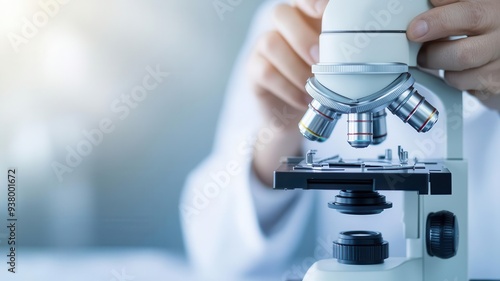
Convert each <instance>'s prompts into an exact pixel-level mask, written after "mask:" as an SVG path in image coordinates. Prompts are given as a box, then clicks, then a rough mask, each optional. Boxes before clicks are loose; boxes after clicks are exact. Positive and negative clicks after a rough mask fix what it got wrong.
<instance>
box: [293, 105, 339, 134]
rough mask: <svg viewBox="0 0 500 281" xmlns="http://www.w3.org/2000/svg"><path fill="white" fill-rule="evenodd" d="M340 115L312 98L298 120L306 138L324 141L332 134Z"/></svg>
mask: <svg viewBox="0 0 500 281" xmlns="http://www.w3.org/2000/svg"><path fill="white" fill-rule="evenodd" d="M339 116H340V115H339V114H337V113H336V112H334V111H332V110H331V109H329V108H327V107H325V106H323V105H322V104H320V103H319V102H318V101H316V100H313V101H312V102H311V103H310V104H309V109H308V110H307V112H306V113H305V114H304V117H302V120H300V122H299V129H300V132H301V133H302V135H303V136H304V137H305V138H307V139H308V140H312V141H318V142H324V141H326V140H327V139H328V138H329V137H330V135H331V134H332V131H333V128H335V125H336V124H337V120H338V117H339Z"/></svg>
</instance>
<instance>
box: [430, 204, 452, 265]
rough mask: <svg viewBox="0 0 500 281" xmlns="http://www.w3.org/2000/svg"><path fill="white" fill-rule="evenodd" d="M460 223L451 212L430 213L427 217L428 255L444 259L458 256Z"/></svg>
mask: <svg viewBox="0 0 500 281" xmlns="http://www.w3.org/2000/svg"><path fill="white" fill-rule="evenodd" d="M458 238H459V235H458V221H457V219H456V217H455V215H454V214H453V213H452V212H449V211H440V212H437V213H430V214H429V216H428V217H427V238H426V240H427V241H426V242H427V243H426V244H427V253H428V254H429V255H430V256H436V257H438V258H442V259H449V258H451V257H454V256H455V255H456V254H457V249H458V240H459V239H458Z"/></svg>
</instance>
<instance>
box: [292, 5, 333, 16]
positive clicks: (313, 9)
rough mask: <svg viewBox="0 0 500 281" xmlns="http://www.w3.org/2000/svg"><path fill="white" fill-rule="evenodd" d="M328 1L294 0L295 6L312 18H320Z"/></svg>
mask: <svg viewBox="0 0 500 281" xmlns="http://www.w3.org/2000/svg"><path fill="white" fill-rule="evenodd" d="M327 4H328V0H295V6H297V7H298V8H299V9H300V10H301V11H302V12H304V14H306V15H308V16H310V17H312V18H317V19H319V18H321V17H322V16H323V12H324V11H325V8H326V5H327Z"/></svg>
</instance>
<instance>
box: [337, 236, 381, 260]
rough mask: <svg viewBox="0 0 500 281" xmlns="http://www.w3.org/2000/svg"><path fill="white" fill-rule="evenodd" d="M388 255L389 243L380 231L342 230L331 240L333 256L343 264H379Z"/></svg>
mask: <svg viewBox="0 0 500 281" xmlns="http://www.w3.org/2000/svg"><path fill="white" fill-rule="evenodd" d="M388 257H389V243H387V241H384V240H383V239H382V234H381V233H380V232H374V231H361V230H358V231H343V232H340V234H339V239H338V240H337V241H334V242H333V258H334V259H337V260H338V262H340V263H345V264H360V265H361V264H379V263H383V262H384V260H385V259H386V258H388Z"/></svg>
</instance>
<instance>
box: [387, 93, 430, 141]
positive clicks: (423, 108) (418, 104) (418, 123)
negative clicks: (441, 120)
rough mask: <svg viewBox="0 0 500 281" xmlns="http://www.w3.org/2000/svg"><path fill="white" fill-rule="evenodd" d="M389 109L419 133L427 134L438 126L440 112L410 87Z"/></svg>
mask: <svg viewBox="0 0 500 281" xmlns="http://www.w3.org/2000/svg"><path fill="white" fill-rule="evenodd" d="M388 109H389V110H390V111H391V112H392V113H393V114H395V115H397V116H398V117H399V118H401V120H403V122H405V123H408V124H410V125H411V126H412V127H413V128H414V129H415V130H417V132H424V133H425V132H427V131H429V130H430V129H431V128H432V126H434V124H436V122H437V120H438V116H439V112H438V111H437V109H436V108H434V107H433V106H432V105H431V104H430V103H428V102H427V101H426V100H425V98H424V97H422V96H421V95H420V94H419V93H418V92H417V90H415V89H414V88H413V87H410V88H409V89H408V90H407V91H405V92H404V93H403V94H401V95H400V96H399V97H398V98H397V99H396V100H394V102H392V103H391V104H390V105H389V107H388Z"/></svg>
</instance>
